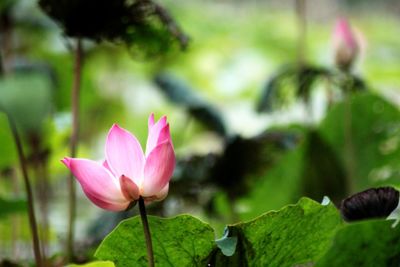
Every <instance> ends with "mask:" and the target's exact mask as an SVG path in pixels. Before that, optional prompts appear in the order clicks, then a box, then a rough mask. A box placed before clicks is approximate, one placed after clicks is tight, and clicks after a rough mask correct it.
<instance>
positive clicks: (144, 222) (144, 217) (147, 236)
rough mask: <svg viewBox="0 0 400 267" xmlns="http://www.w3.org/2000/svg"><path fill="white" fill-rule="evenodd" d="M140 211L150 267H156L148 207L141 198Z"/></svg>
mask: <svg viewBox="0 0 400 267" xmlns="http://www.w3.org/2000/svg"><path fill="white" fill-rule="evenodd" d="M139 211H140V218H141V219H142V225H143V232H144V237H145V239H146V247H147V257H148V260H149V261H148V263H149V264H148V266H149V267H154V254H153V244H152V241H151V234H150V228H149V222H148V221H147V214H146V207H145V205H144V199H143V197H140V198H139Z"/></svg>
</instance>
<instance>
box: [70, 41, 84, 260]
mask: <svg viewBox="0 0 400 267" xmlns="http://www.w3.org/2000/svg"><path fill="white" fill-rule="evenodd" d="M82 54H83V52H82V40H81V38H79V37H78V39H77V44H76V51H75V59H74V61H75V62H74V81H73V85H72V98H71V106H72V134H71V143H70V150H71V151H70V153H71V158H75V157H76V152H77V147H78V138H79V92H80V88H81V75H82V57H83V56H82ZM68 190H69V217H68V236H67V258H68V260H69V261H71V260H72V258H73V256H74V247H73V246H74V232H75V217H76V187H75V180H74V177H73V175H72V173H71V175H70V177H69V180H68Z"/></svg>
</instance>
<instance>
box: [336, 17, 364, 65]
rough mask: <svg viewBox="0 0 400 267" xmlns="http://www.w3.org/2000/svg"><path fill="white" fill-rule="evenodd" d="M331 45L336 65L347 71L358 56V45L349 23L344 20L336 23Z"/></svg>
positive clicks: (341, 19)
mask: <svg viewBox="0 0 400 267" xmlns="http://www.w3.org/2000/svg"><path fill="white" fill-rule="evenodd" d="M333 45H334V49H335V53H336V55H335V61H336V64H337V65H338V66H339V67H340V68H342V69H345V70H347V69H349V68H350V67H351V65H352V63H353V62H354V60H355V58H356V57H357V55H358V51H359V44H358V41H357V38H356V36H355V35H354V33H353V31H352V29H351V27H350V24H349V22H348V21H347V20H346V19H344V18H340V19H338V20H337V22H336V26H335V30H334V35H333Z"/></svg>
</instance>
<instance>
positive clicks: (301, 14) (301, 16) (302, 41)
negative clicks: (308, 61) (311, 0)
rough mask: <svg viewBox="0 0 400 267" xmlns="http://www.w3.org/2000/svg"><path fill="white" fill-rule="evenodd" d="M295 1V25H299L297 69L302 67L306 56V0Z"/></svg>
mask: <svg viewBox="0 0 400 267" xmlns="http://www.w3.org/2000/svg"><path fill="white" fill-rule="evenodd" d="M295 1H296V14H297V25H298V27H299V32H298V34H299V35H298V42H297V61H298V62H297V63H298V67H299V69H302V68H303V67H304V64H305V57H306V37H307V14H306V0H295Z"/></svg>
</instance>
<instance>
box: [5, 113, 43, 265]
mask: <svg viewBox="0 0 400 267" xmlns="http://www.w3.org/2000/svg"><path fill="white" fill-rule="evenodd" d="M7 118H8V122H9V124H10V129H11V132H12V135H13V138H14V142H15V145H16V146H17V154H18V159H19V164H20V167H21V171H22V176H23V178H24V183H25V190H26V195H27V198H28V217H29V225H30V228H31V232H32V242H33V253H34V255H35V261H36V266H38V267H42V266H43V261H42V255H41V250H40V242H39V234H38V228H37V223H36V217H35V209H34V199H33V194H32V187H31V184H30V181H29V177H28V170H27V167H26V159H25V156H24V151H23V149H22V143H21V138H20V136H19V134H18V130H17V126H16V125H15V123H14V121H13V120H12V118H11V117H10V115H9V114H7Z"/></svg>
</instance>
